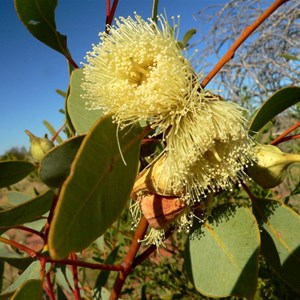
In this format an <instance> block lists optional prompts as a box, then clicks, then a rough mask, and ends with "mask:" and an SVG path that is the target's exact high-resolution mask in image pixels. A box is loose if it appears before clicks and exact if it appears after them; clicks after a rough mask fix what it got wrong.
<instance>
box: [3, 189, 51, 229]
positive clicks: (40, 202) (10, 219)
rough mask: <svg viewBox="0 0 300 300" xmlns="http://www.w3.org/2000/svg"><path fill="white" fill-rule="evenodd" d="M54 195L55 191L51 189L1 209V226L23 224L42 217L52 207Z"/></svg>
mask: <svg viewBox="0 0 300 300" xmlns="http://www.w3.org/2000/svg"><path fill="white" fill-rule="evenodd" d="M53 197H54V192H53V191H51V190H49V191H47V192H46V193H44V194H42V195H40V196H38V197H36V198H34V199H31V200H29V201H26V202H23V203H22V204H20V205H16V206H13V207H11V208H9V209H6V210H2V211H0V227H6V226H15V225H21V224H24V223H26V222H29V221H32V220H34V219H36V218H38V217H40V216H41V215H43V214H44V213H45V212H47V211H48V210H49V209H50V207H51V203H52V200H53Z"/></svg>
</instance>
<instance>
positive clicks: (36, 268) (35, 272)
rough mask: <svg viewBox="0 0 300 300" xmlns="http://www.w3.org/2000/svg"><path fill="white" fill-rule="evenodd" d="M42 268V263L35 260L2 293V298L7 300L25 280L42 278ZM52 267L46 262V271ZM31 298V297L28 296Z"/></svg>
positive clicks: (0, 297) (0, 298) (0, 296)
mask: <svg viewBox="0 0 300 300" xmlns="http://www.w3.org/2000/svg"><path fill="white" fill-rule="evenodd" d="M40 268H41V264H40V262H39V261H34V262H33V263H32V264H31V265H30V266H29V267H28V268H27V269H26V270H25V271H24V272H23V273H22V274H21V275H20V276H19V277H18V279H17V280H16V281H15V282H14V283H13V284H12V285H10V286H9V287H8V288H7V289H6V290H5V291H4V292H3V293H1V295H0V300H4V299H5V300H6V299H8V297H9V296H11V295H12V294H13V293H14V292H15V291H16V290H17V289H18V288H20V287H21V286H22V285H23V284H24V283H25V282H27V281H28V280H30V279H39V278H40ZM50 268H51V264H50V263H46V266H45V272H46V273H48V272H49V270H50ZM26 299H28V300H29V299H31V298H26Z"/></svg>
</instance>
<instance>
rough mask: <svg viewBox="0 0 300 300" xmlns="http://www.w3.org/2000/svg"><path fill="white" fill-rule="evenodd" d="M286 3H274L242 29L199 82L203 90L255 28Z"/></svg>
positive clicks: (279, 0)
mask: <svg viewBox="0 0 300 300" xmlns="http://www.w3.org/2000/svg"><path fill="white" fill-rule="evenodd" d="M286 2H288V0H276V1H274V3H273V4H272V5H271V6H270V7H269V8H268V9H266V10H265V11H264V12H263V13H262V14H261V15H260V16H259V17H258V18H257V20H256V21H255V22H254V23H253V24H252V25H250V26H247V27H246V28H245V29H244V31H243V32H242V33H241V35H240V36H239V37H238V38H237V40H236V41H235V42H234V43H233V45H232V46H231V47H230V48H229V50H228V51H227V52H226V53H225V55H224V56H223V57H222V58H221V59H220V60H219V62H218V63H217V64H216V65H215V67H214V68H213V69H212V70H211V71H210V72H209V74H208V75H207V76H206V77H205V78H204V79H203V81H202V82H201V86H202V87H203V88H204V87H205V86H206V85H207V84H208V83H209V82H210V81H211V80H212V78H213V77H214V76H215V75H216V74H218V72H219V71H220V70H221V69H222V67H223V66H224V65H225V64H226V63H227V62H228V61H229V60H230V59H232V58H233V57H234V54H235V52H236V50H237V49H238V48H239V47H240V46H241V45H242V44H243V43H244V41H245V40H246V39H247V38H248V37H249V36H250V35H251V33H253V32H254V31H255V30H256V29H257V27H258V26H259V25H260V24H262V23H263V22H264V21H265V20H266V19H267V18H268V17H269V16H270V15H271V14H272V13H273V12H274V11H275V10H276V9H278V8H279V7H280V6H281V5H283V4H284V3H286Z"/></svg>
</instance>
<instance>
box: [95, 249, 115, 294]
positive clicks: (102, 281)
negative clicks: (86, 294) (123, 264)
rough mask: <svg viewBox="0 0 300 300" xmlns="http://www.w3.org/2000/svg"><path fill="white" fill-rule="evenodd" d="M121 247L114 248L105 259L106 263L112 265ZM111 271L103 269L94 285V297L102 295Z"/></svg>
mask: <svg viewBox="0 0 300 300" xmlns="http://www.w3.org/2000/svg"><path fill="white" fill-rule="evenodd" d="M118 251H119V247H116V248H114V250H113V251H112V252H111V253H110V254H109V255H108V257H107V259H106V260H105V262H104V263H105V264H108V265H112V264H114V263H115V261H116V259H117V257H118ZM109 274H110V271H108V270H103V271H101V272H100V273H99V275H98V277H97V280H96V283H95V287H94V291H95V292H94V298H96V299H98V298H100V297H99V296H100V295H101V291H102V288H103V287H104V286H105V285H106V283H107V280H108V277H109Z"/></svg>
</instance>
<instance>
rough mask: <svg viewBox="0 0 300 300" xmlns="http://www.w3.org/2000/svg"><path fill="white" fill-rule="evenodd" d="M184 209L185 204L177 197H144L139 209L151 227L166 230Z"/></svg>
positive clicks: (150, 195) (151, 195)
mask: <svg viewBox="0 0 300 300" xmlns="http://www.w3.org/2000/svg"><path fill="white" fill-rule="evenodd" d="M185 207H186V203H185V202H184V201H182V200H181V199H179V198H177V197H163V196H160V195H153V194H149V195H145V196H144V197H143V198H142V199H141V209H142V212H143V214H144V216H145V218H146V219H147V221H148V223H149V224H150V225H151V227H153V228H155V229H162V228H166V227H167V226H168V225H169V224H171V223H172V222H173V221H174V220H176V219H177V218H178V217H179V216H180V215H181V214H182V213H183V212H184V209H185Z"/></svg>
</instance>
